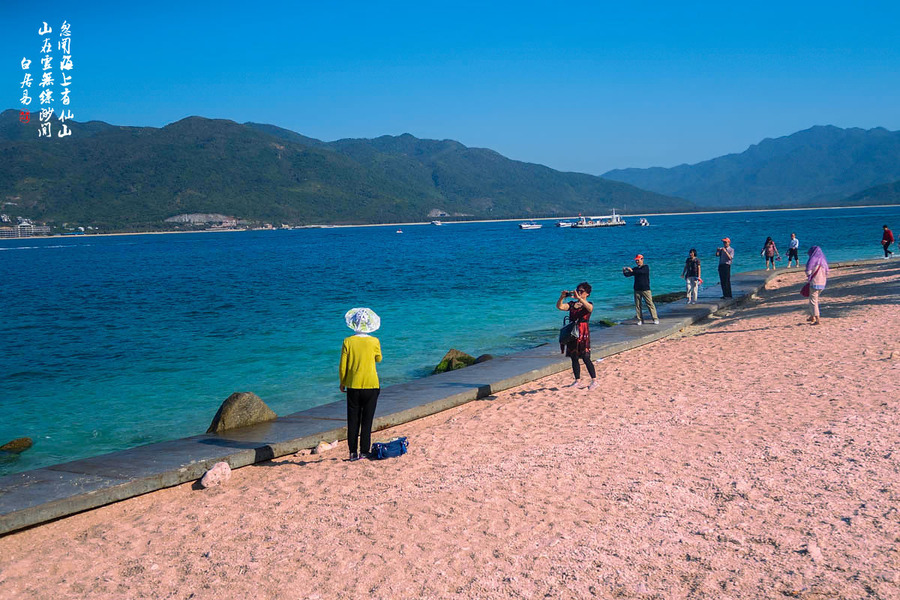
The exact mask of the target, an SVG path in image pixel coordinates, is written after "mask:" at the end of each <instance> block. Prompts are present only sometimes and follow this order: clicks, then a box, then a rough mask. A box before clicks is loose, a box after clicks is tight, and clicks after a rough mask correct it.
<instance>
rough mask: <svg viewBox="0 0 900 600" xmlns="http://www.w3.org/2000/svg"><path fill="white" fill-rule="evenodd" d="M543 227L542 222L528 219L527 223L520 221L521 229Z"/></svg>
mask: <svg viewBox="0 0 900 600" xmlns="http://www.w3.org/2000/svg"><path fill="white" fill-rule="evenodd" d="M541 227H543V225H541V224H540V223H535V222H534V221H528V222H527V223H519V229H540V228H541Z"/></svg>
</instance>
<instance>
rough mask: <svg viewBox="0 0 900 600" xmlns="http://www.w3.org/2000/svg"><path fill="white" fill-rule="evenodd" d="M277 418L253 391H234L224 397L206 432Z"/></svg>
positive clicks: (217, 431)
mask: <svg viewBox="0 0 900 600" xmlns="http://www.w3.org/2000/svg"><path fill="white" fill-rule="evenodd" d="M277 418H278V415H276V414H275V411H273V410H272V409H271V408H269V407H268V406H266V403H265V402H263V401H262V400H261V399H260V397H259V396H257V395H256V394H254V393H253V392H235V393H233V394H232V395H230V396H228V398H226V399H225V402H223V403H222V406H220V407H219V411H218V412H217V413H216V416H215V417H213V420H212V423H210V425H209V429H207V430H206V433H221V432H223V431H226V430H228V429H237V428H238V427H247V426H248V425H256V424H257V423H264V422H266V421H273V420H275V419H277Z"/></svg>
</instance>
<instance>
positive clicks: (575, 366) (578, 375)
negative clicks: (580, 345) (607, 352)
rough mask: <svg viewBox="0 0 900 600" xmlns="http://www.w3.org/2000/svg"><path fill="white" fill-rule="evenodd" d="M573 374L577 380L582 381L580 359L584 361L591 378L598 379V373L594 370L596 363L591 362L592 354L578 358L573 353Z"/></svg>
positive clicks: (586, 353)
mask: <svg viewBox="0 0 900 600" xmlns="http://www.w3.org/2000/svg"><path fill="white" fill-rule="evenodd" d="M571 358H572V373H574V374H575V379H581V365H580V364H578V359H579V358H580V359H581V360H583V361H584V366H585V367H587V371H588V374H589V375H590V376H591V379H594V378H595V377H597V372H596V371H595V370H594V363H593V362H592V361H591V353H590V352H585V353H584V354H582V355H581V356H578V355H577V354H575V353H574V352H573V353H572V356H571Z"/></svg>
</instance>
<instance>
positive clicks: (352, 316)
mask: <svg viewBox="0 0 900 600" xmlns="http://www.w3.org/2000/svg"><path fill="white" fill-rule="evenodd" d="M344 321H346V322H347V327H349V328H350V329H352V330H353V331H355V332H356V333H372V332H374V331H378V328H379V327H381V317H379V316H378V315H376V314H375V311H374V310H372V309H371V308H351V309H350V310H348V311H347V314H345V315H344Z"/></svg>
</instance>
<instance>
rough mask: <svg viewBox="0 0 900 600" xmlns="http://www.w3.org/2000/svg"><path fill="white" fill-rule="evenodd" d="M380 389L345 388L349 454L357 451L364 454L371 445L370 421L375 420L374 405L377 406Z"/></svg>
mask: <svg viewBox="0 0 900 600" xmlns="http://www.w3.org/2000/svg"><path fill="white" fill-rule="evenodd" d="M380 392H381V389H380V388H374V389H357V388H347V445H348V446H350V453H351V454H356V446H357V441H359V450H360V452H364V453H366V454H368V453H369V447H370V446H371V444H372V421H373V420H374V419H375V405H376V404H378V394H379V393H380Z"/></svg>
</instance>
